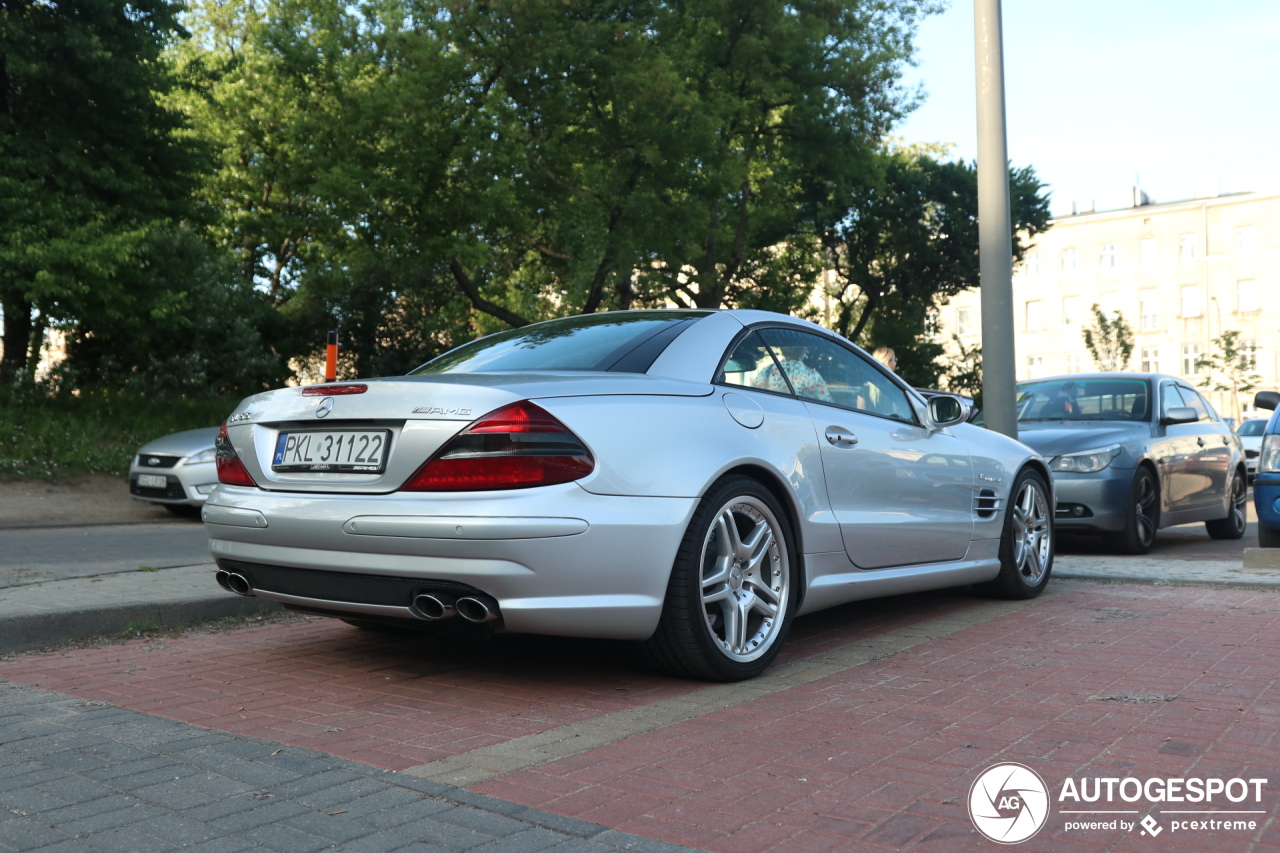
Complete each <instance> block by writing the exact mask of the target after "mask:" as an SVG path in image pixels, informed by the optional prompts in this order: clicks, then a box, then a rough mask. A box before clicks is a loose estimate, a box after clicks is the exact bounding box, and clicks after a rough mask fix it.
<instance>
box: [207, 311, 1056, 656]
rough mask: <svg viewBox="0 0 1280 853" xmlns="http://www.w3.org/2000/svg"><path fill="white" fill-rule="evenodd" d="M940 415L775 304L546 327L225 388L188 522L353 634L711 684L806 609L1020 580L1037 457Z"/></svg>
mask: <svg viewBox="0 0 1280 853" xmlns="http://www.w3.org/2000/svg"><path fill="white" fill-rule="evenodd" d="M968 415H969V411H968V406H967V404H966V403H964V402H963V401H961V400H960V399H959V398H956V397H953V396H948V395H945V394H934V395H932V396H930V398H929V399H928V400H927V401H926V400H925V398H924V397H922V396H921V395H919V394H917V393H916V392H915V391H914V390H912V389H911V388H910V387H908V386H907V385H906V384H905V383H903V382H902V381H901V380H900V379H899V378H898V377H897V376H895V375H894V374H893V373H890V372H889V371H887V370H885V369H884V368H882V367H881V366H880V365H879V364H878V363H876V362H875V361H874V360H873V359H871V358H870V357H869V356H868V355H867V354H866V353H865V352H863V351H862V350H860V349H859V348H858V347H856V346H854V345H853V344H851V343H849V342H848V341H846V340H844V339H843V338H841V337H839V336H838V335H835V334H833V333H831V332H829V331H827V330H825V329H823V328H821V327H819V326H816V325H814V324H812V323H808V322H806V321H803V320H798V319H795V318H792V317H786V316H783V315H779V314H772V313H768V312H764V311H750V310H740V311H621V312H609V313H603V314H592V315H587V316H581V317H568V318H564V319H559V320H550V321H547V322H545V323H538V324H535V325H531V326H526V327H524V328H519V329H514V330H511V331H507V332H502V333H500V334H495V335H490V336H488V337H485V338H480V339H478V340H475V341H472V342H470V343H468V344H465V345H463V346H461V347H458V348H457V349H454V350H452V351H450V352H447V353H445V354H444V355H441V356H439V357H438V358H436V359H434V360H433V361H430V362H428V363H427V364H425V365H423V366H422V367H420V368H418V369H417V370H415V371H413V372H412V373H410V374H409V375H407V376H396V377H389V378H383V379H371V380H361V381H358V382H341V383H332V384H327V385H318V386H309V387H304V388H284V389H280V390H277V391H269V392H266V393H263V394H257V395H255V396H252V397H249V398H248V399H246V400H244V401H243V402H242V403H241V404H240V406H239V407H238V408H237V409H236V410H235V412H234V413H232V415H231V416H230V417H229V418H228V419H227V422H226V424H224V426H223V429H222V432H221V435H220V436H219V438H218V463H217V464H218V472H219V479H220V482H221V485H219V486H218V487H217V488H216V489H215V490H214V492H213V494H212V495H211V496H210V498H209V500H208V501H207V502H206V504H205V506H204V510H203V517H204V521H205V524H206V527H207V530H208V533H209V538H210V547H211V550H212V552H213V556H214V558H215V559H216V561H217V563H218V570H217V576H216V577H217V580H218V582H219V583H220V584H221V585H222V586H223V587H225V588H227V589H229V590H231V591H233V592H237V593H240V594H242V595H255V596H259V597H261V598H264V599H271V600H274V601H277V602H280V603H281V604H283V605H284V606H285V607H287V608H290V609H294V610H300V611H305V612H310V613H319V614H325V615H329V616H336V617H339V618H341V619H344V620H346V621H348V622H351V623H352V624H355V625H357V626H360V627H368V628H385V627H389V626H390V627H394V626H400V627H419V628H428V629H432V630H451V631H464V632H465V631H470V632H474V633H480V632H483V633H487V632H490V631H493V630H504V631H509V632H523V633H536V634H558V635H564V636H575V637H601V638H613V639H629V640H637V641H641V643H642V648H643V651H644V653H645V655H646V657H647V659H648V660H649V661H650V662H651V663H652V664H654V665H655V666H658V667H659V668H662V669H665V670H667V671H670V672H673V673H677V674H682V675H687V676H692V677H698V678H707V679H715V680H737V679H744V678H750V677H753V676H755V675H757V674H759V673H760V672H762V671H763V670H764V669H765V668H766V667H767V666H768V665H769V663H770V661H771V660H772V659H773V658H774V656H775V655H777V653H778V651H779V649H780V648H781V646H782V644H783V641H784V640H785V639H786V636H787V632H788V630H789V628H790V627H791V623H792V621H793V620H794V619H795V618H796V617H797V616H800V615H802V614H805V613H811V612H813V611H815V610H820V609H822V608H825V607H831V606H832V605H836V604H841V603H843V602H848V601H854V600H858V599H866V598H874V597H878V596H886V595H897V594H901V593H907V592H914V591H919V590H927V589H936V588H941V587H949V586H957V585H962V584H976V585H978V586H979V589H980V590H981V591H983V592H985V593H987V594H993V595H997V596H1003V597H1009V598H1030V597H1033V596H1036V595H1038V594H1039V593H1040V592H1041V591H1042V590H1043V589H1044V587H1045V585H1046V583H1048V580H1049V574H1050V570H1051V567H1052V560H1053V539H1054V528H1053V516H1054V497H1053V492H1052V483H1051V480H1050V475H1049V471H1048V468H1047V466H1046V465H1045V462H1044V460H1043V459H1042V458H1040V457H1039V456H1037V455H1036V454H1035V453H1034V451H1032V450H1030V449H1029V448H1027V447H1026V446H1025V445H1022V444H1019V443H1018V442H1016V441H1013V440H1011V439H1008V438H1006V437H1004V436H1002V435H999V434H996V433H994V432H989V431H987V430H984V429H982V428H980V427H977V426H974V425H972V424H969V423H966V418H967V417H968Z"/></svg>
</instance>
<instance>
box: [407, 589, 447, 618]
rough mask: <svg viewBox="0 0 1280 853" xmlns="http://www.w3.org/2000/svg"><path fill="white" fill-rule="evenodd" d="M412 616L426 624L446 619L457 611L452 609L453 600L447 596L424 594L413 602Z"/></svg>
mask: <svg viewBox="0 0 1280 853" xmlns="http://www.w3.org/2000/svg"><path fill="white" fill-rule="evenodd" d="M413 609H414V611H415V613H414V615H415V616H417V617H418V618H420V619H426V620H427V621H428V622H436V621H438V620H440V619H448V618H449V617H450V616H453V615H455V614H456V613H457V612H458V611H457V610H456V609H455V607H454V602H453V598H452V597H451V596H448V595H433V594H431V593H427V592H424V593H423V594H421V595H419V596H418V597H416V598H415V599H414V600H413Z"/></svg>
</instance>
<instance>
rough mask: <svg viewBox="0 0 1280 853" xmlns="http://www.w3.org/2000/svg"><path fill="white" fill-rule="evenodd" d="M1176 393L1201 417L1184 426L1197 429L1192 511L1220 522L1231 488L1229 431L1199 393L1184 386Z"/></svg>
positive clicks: (1193, 466) (1179, 387) (1193, 467)
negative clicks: (1217, 519) (1194, 487)
mask: <svg viewBox="0 0 1280 853" xmlns="http://www.w3.org/2000/svg"><path fill="white" fill-rule="evenodd" d="M1178 390H1179V391H1180V392H1181V393H1182V399H1183V400H1184V401H1186V404H1187V405H1188V406H1190V407H1191V408H1193V409H1195V410H1196V414H1198V415H1199V416H1200V419H1199V420H1198V421H1196V422H1195V423H1194V424H1187V426H1191V427H1195V429H1196V435H1195V445H1196V448H1195V451H1194V452H1195V461H1194V463H1193V465H1192V470H1193V473H1194V476H1195V483H1196V490H1195V491H1194V492H1193V493H1192V498H1193V503H1192V508H1193V509H1195V510H1197V511H1198V512H1200V513H1201V515H1202V516H1203V517H1204V518H1219V517H1220V516H1221V514H1222V513H1221V511H1222V509H1223V508H1224V507H1225V506H1226V500H1227V489H1228V488H1230V480H1231V478H1230V473H1231V451H1232V448H1231V434H1230V433H1231V431H1230V430H1229V429H1228V428H1227V425H1226V424H1224V423H1223V422H1222V421H1221V420H1220V419H1219V418H1218V416H1217V414H1216V413H1215V412H1214V411H1213V408H1212V407H1211V406H1210V405H1209V403H1208V401H1207V400H1205V399H1204V397H1202V396H1201V395H1200V393H1199V392H1198V391H1196V390H1194V389H1192V388H1188V387H1187V386H1185V385H1179V386H1178ZM1205 513H1207V515H1206V514H1205Z"/></svg>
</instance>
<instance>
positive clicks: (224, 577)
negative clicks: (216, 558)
mask: <svg viewBox="0 0 1280 853" xmlns="http://www.w3.org/2000/svg"><path fill="white" fill-rule="evenodd" d="M213 579H214V580H216V581H217V582H218V586H220V587H222V588H223V589H225V590H226V591H227V592H234V593H235V594H236V595H248V596H252V595H253V584H251V583H249V579H248V578H246V577H245V576H244V575H242V574H239V573H238V572H228V571H226V570H225V569H219V570H218V572H217V573H216V574H215V575H214V576H213Z"/></svg>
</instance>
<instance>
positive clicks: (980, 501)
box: [973, 489, 1001, 519]
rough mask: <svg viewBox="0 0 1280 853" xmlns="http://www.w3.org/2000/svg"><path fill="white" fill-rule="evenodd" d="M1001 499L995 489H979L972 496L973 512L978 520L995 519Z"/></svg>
mask: <svg viewBox="0 0 1280 853" xmlns="http://www.w3.org/2000/svg"><path fill="white" fill-rule="evenodd" d="M1000 504H1001V499H1000V498H999V497H998V496H997V495H996V490H995V489H980V490H979V491H978V493H977V494H976V495H974V496H973V512H974V514H975V515H977V516H978V518H983V519H986V518H995V516H996V513H997V512H999V511H1000Z"/></svg>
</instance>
